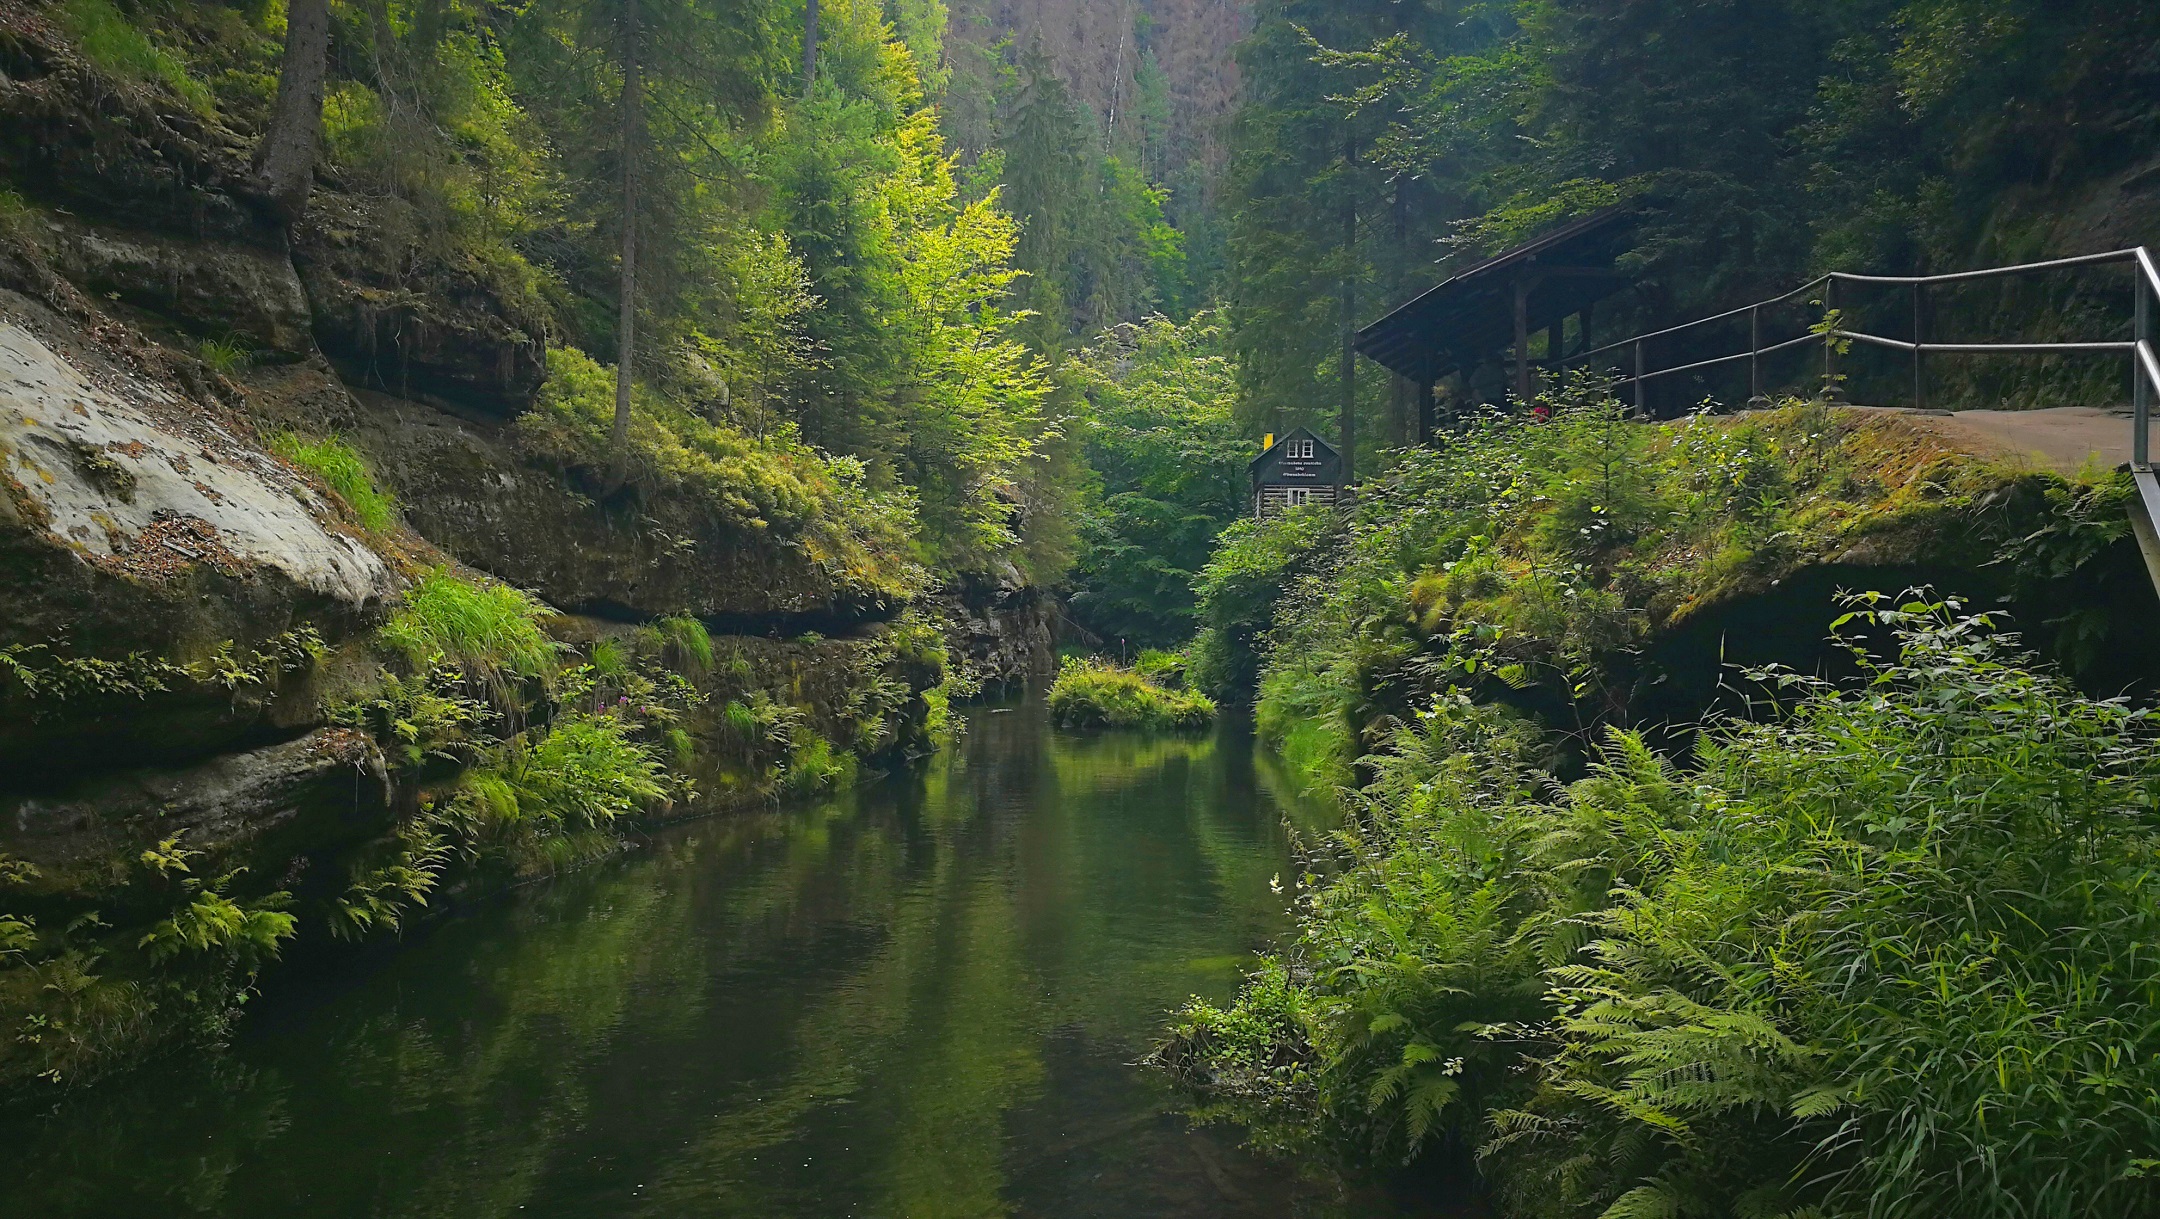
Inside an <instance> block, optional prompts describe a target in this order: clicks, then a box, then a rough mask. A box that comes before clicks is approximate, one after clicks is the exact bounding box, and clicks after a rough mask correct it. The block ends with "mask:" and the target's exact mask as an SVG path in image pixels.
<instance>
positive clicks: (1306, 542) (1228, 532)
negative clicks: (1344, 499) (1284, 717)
mask: <svg viewBox="0 0 2160 1219" xmlns="http://www.w3.org/2000/svg"><path fill="white" fill-rule="evenodd" d="M1339 529H1340V522H1339V520H1338V518H1337V516H1336V514H1335V512H1334V510H1333V509H1331V508H1328V507H1326V506H1324V505H1318V504H1315V505H1312V506H1309V507H1304V508H1298V509H1293V510H1292V511H1289V512H1285V513H1282V514H1280V515H1278V516H1271V517H1268V518H1266V519H1264V520H1249V519H1248V520H1240V521H1237V522H1236V523H1234V524H1232V525H1231V526H1230V527H1229V528H1227V529H1225V530H1223V532H1222V536H1221V539H1220V540H1219V542H1218V543H1217V544H1216V547H1215V553H1214V555H1213V557H1211V558H1210V559H1209V560H1208V562H1207V566H1205V567H1204V568H1202V569H1201V571H1200V582H1199V584H1198V586H1197V590H1196V592H1197V596H1198V599H1199V610H1198V613H1199V618H1200V633H1199V635H1198V637H1197V638H1195V639H1194V640H1193V643H1192V646H1191V647H1190V648H1188V649H1187V652H1188V653H1189V655H1190V656H1191V658H1192V659H1191V663H1190V669H1189V675H1190V679H1191V681H1192V685H1193V688H1194V689H1197V690H1202V691H1205V692H1206V693H1208V694H1210V695H1213V696H1214V697H1216V698H1220V699H1229V700H1236V701H1240V702H1242V701H1245V700H1247V699H1250V698H1251V697H1252V695H1253V690H1254V687H1255V685H1256V684H1257V682H1258V680H1259V672H1260V662H1261V659H1262V657H1261V652H1262V650H1263V640H1264V637H1265V635H1266V634H1267V632H1268V629H1269V627H1270V626H1271V625H1272V624H1273V622H1274V619H1275V606H1276V603H1277V602H1279V601H1281V600H1282V597H1283V593H1284V592H1285V591H1286V590H1287V589H1288V588H1289V587H1290V585H1291V584H1292V583H1293V582H1294V581H1295V580H1296V579H1297V577H1298V576H1300V575H1301V574H1303V573H1304V571H1305V570H1306V568H1307V566H1308V565H1309V564H1311V563H1312V562H1313V560H1314V559H1315V558H1317V557H1320V555H1321V554H1322V552H1323V550H1324V547H1325V544H1326V542H1327V541H1328V540H1329V539H1330V538H1331V537H1332V536H1333V535H1334V534H1335V533H1337V532H1338V531H1339Z"/></svg>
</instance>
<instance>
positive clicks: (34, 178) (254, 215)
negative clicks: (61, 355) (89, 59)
mask: <svg viewBox="0 0 2160 1219" xmlns="http://www.w3.org/2000/svg"><path fill="white" fill-rule="evenodd" d="M50 13H51V10H50V9H44V10H40V9H37V8H31V7H26V6H23V5H19V4H9V5H7V6H5V8H0V176H4V177H6V178H7V179H9V180H10V181H11V182H13V183H18V184H36V185H37V187H38V188H39V192H38V193H40V194H43V195H49V196H51V197H53V198H54V199H56V200H57V201H61V202H64V204H65V205H66V206H67V207H68V208H69V209H70V210H73V211H76V212H78V213H81V214H86V215H94V216H103V217H109V218H112V219H115V220H119V221H123V222H124V223H126V224H127V225H129V226H130V227H131V228H143V229H154V230H158V231H162V232H165V233H170V234H174V235H176V236H188V237H193V238H198V239H200V238H214V239H219V240H227V241H256V242H260V243H263V244H266V245H269V246H272V247H275V245H276V243H277V233H276V230H275V229H273V228H271V227H269V226H267V225H266V224H265V223H264V222H263V215H262V212H261V211H260V210H259V209H258V208H257V207H256V206H255V204H254V203H253V202H252V201H251V200H250V199H249V198H248V196H247V195H246V193H245V191H244V190H243V189H242V187H243V183H244V181H245V178H246V174H247V165H248V160H247V152H248V150H247V147H246V145H245V144H244V143H242V141H241V140H240V139H239V138H238V137H237V136H235V135H234V134H233V133H232V132H230V131H227V130H225V129H224V128H222V127H218V126H216V125H214V124H211V123H209V122H207V121H205V120H204V119H202V118H201V117H200V116H197V115H195V114H193V113H190V112H188V111H186V110H184V109H181V108H178V107H173V106H167V105H158V104H156V103H155V101H154V100H153V98H152V97H151V96H150V95H148V94H146V93H144V92H143V91H141V90H127V89H115V88H113V86H112V83H111V82H110V81H109V80H107V79H105V78H104V77H102V76H100V75H99V74H98V73H97V72H96V71H94V70H93V69H91V68H90V67H89V65H87V64H85V63H84V62H83V61H82V59H81V58H80V57H79V56H77V55H75V54H74V53H73V52H71V51H68V50H66V49H65V48H64V47H62V46H61V45H60V44H59V40H58V39H57V38H55V37H54V36H53V33H52V30H51V28H50V27H49V25H48V24H47V20H48V19H49V17H48V16H47V15H49V14H50Z"/></svg>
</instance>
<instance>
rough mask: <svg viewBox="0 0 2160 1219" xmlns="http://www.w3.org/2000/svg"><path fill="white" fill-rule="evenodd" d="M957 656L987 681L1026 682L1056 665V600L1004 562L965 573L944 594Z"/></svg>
mask: <svg viewBox="0 0 2160 1219" xmlns="http://www.w3.org/2000/svg"><path fill="white" fill-rule="evenodd" d="M938 599H939V601H940V602H942V603H943V605H944V607H945V612H946V616H947V618H948V619H949V620H950V622H951V630H952V639H951V644H952V649H953V653H954V658H955V660H957V661H959V662H961V663H964V664H966V665H967V666H969V669H970V671H971V672H973V673H974V674H975V675H976V676H978V677H980V678H981V679H982V681H983V682H984V683H985V684H987V685H992V686H1006V687H1014V688H1017V687H1021V686H1025V685H1027V684H1029V683H1030V682H1032V681H1034V680H1036V679H1038V678H1048V677H1049V676H1050V675H1051V674H1053V673H1055V672H1056V670H1057V623H1058V612H1057V604H1056V602H1055V600H1054V599H1053V598H1052V597H1051V596H1050V594H1048V593H1046V592H1044V591H1043V590H1042V589H1040V588H1037V587H1035V586H1034V585H1031V584H1029V583H1028V582H1027V580H1026V578H1025V577H1024V576H1022V575H1021V574H1020V572H1019V570H1018V569H1016V568H1014V567H1013V566H1012V565H1011V564H1005V565H1003V567H1002V568H1001V569H1000V570H998V571H994V572H980V573H973V574H970V575H967V576H963V577H961V578H960V579H959V580H957V581H955V582H954V583H953V584H951V585H950V586H948V587H947V588H946V589H944V590H943V592H941V593H940V594H939V598H938Z"/></svg>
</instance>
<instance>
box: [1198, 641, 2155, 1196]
mask: <svg viewBox="0 0 2160 1219" xmlns="http://www.w3.org/2000/svg"><path fill="white" fill-rule="evenodd" d="M1954 611H1955V606H1942V605H1924V604H1909V605H1906V606H1903V607H1900V608H1898V609H1896V610H1889V609H1886V608H1880V607H1878V608H1876V609H1870V610H1865V611H1863V612H1864V613H1865V614H1866V615H1868V616H1870V617H1872V618H1873V619H1875V620H1876V621H1877V622H1879V623H1880V624H1882V625H1884V626H1887V627H1889V628H1891V629H1893V630H1894V631H1895V633H1896V636H1897V638H1898V640H1899V646H1900V653H1899V656H1898V658H1897V659H1896V660H1894V661H1883V660H1877V659H1873V658H1869V657H1865V656H1862V657H1860V658H1859V660H1860V663H1861V666H1862V678H1861V679H1860V681H1859V682H1858V683H1857V684H1856V685H1855V686H1853V687H1851V688H1849V689H1839V688H1835V687H1833V686H1831V685H1830V684H1828V683H1825V682H1823V681H1821V680H1819V679H1814V678H1806V677H1801V676H1799V675H1795V674H1792V673H1784V672H1769V673H1761V674H1755V675H1752V676H1754V677H1755V678H1756V679H1757V680H1759V681H1765V682H1768V683H1770V685H1771V688H1772V689H1773V690H1774V691H1775V692H1777V693H1778V694H1779V696H1780V697H1781V698H1784V699H1788V700H1790V704H1789V706H1788V707H1786V708H1784V709H1783V711H1784V714H1782V715H1778V716H1774V717H1772V718H1769V719H1766V720H1765V721H1763V722H1730V723H1726V724H1723V725H1721V726H1718V727H1715V728H1714V729H1713V730H1711V731H1710V732H1708V733H1706V735H1705V739H1704V740H1703V741H1702V742H1701V744H1700V747H1699V751H1698V756H1699V766H1698V768H1697V769H1696V770H1695V771H1693V772H1691V773H1690V772H1683V771H1681V770H1680V769H1678V768H1677V767H1676V766H1675V765H1674V764H1672V763H1671V762H1669V761H1667V760H1665V759H1663V758H1661V757H1659V756H1658V755H1657V754H1656V753H1654V752H1653V751H1652V750H1650V749H1649V748H1648V747H1646V746H1645V744H1644V743H1643V741H1642V739H1641V738H1640V737H1638V736H1635V735H1633V734H1628V733H1622V732H1617V731H1616V732H1613V733H1611V734H1610V736H1609V739H1608V742H1607V744H1606V745H1605V747H1604V748H1603V750H1602V751H1601V753H1600V762H1599V764H1598V765H1597V766H1596V768H1595V769H1594V771H1593V773H1592V775H1591V776H1590V777H1589V778H1586V779H1583V780H1581V781H1579V782H1577V783H1574V784H1572V785H1570V786H1569V787H1567V788H1565V789H1558V788H1556V787H1555V786H1554V785H1553V784H1552V781H1551V779H1550V778H1549V776H1548V775H1547V774H1545V773H1544V772H1543V771H1542V770H1541V769H1540V768H1539V767H1538V766H1535V765H1533V764H1532V762H1533V759H1532V756H1531V753H1532V742H1534V741H1535V740H1536V739H1537V734H1536V733H1535V732H1534V731H1532V730H1531V729H1530V728H1529V726H1527V725H1526V724H1525V723H1523V722H1522V721H1520V720H1519V719H1515V718H1513V717H1511V716H1509V715H1506V714H1504V713H1501V712H1497V711H1495V710H1492V709H1489V708H1481V707H1477V706H1474V705H1471V704H1470V703H1469V702H1468V701H1467V700H1466V699H1465V698H1463V697H1462V696H1460V695H1450V696H1446V697H1444V698H1442V699H1441V700H1440V701H1438V702H1436V703H1435V704H1434V705H1433V706H1432V707H1431V708H1430V709H1429V710H1428V711H1427V712H1426V714H1425V715H1423V716H1422V717H1420V718H1419V720H1418V722H1417V723H1416V724H1415V725H1414V726H1411V727H1406V728H1403V729H1401V730H1399V731H1398V732H1397V734H1396V735H1395V737H1394V738H1393V739H1392V741H1391V742H1390V744H1389V746H1388V748H1387V749H1386V750H1385V751H1384V752H1383V753H1381V754H1379V755H1376V756H1375V757H1373V758H1371V759H1368V762H1369V763H1370V764H1371V765H1372V767H1373V768H1374V771H1375V773H1376V776H1377V778H1376V780H1375V782H1374V783H1373V784H1372V786H1371V787H1370V788H1368V789H1367V795H1368V797H1369V798H1368V800H1367V801H1366V802H1365V804H1364V807H1365V809H1366V810H1367V812H1366V815H1365V816H1363V817H1361V818H1360V821H1359V825H1358V828H1357V830H1356V831H1355V835H1356V837H1355V852H1354V856H1353V860H1354V862H1352V864H1351V866H1350V867H1349V868H1348V869H1347V870H1346V871H1344V872H1343V873H1342V874H1341V875H1340V876H1339V878H1337V879H1335V880H1333V881H1330V882H1318V881H1316V880H1315V879H1314V878H1311V877H1308V878H1307V883H1308V884H1316V885H1317V891H1316V892H1314V893H1312V894H1311V895H1310V896H1309V898H1308V899H1307V901H1306V903H1305V905H1304V911H1303V914H1302V916H1301V928H1302V930H1301V935H1300V938H1299V940H1298V942H1297V944H1296V945H1295V946H1294V947H1293V948H1290V949H1287V950H1285V951H1283V952H1280V953H1278V954H1277V955H1276V956H1275V957H1274V958H1273V960H1272V961H1271V963H1270V964H1269V966H1268V967H1267V968H1266V969H1265V970H1263V971H1262V972H1261V974H1260V975H1258V976H1257V977H1256V978H1255V979H1254V980H1253V981H1252V982H1250V983H1249V984H1248V985H1247V987H1246V988H1245V990H1244V992H1243V994H1242V995H1241V997H1240V998H1239V999H1238V1000H1237V1001H1236V1002H1235V1003H1234V1004H1232V1005H1231V1006H1229V1007H1227V1008H1217V1007H1213V1006H1211V1005H1208V1004H1205V1003H1195V1004H1193V1005H1192V1006H1190V1007H1189V1008H1188V1009H1187V1010H1186V1012H1185V1013H1184V1014H1183V1016H1182V1017H1181V1022H1180V1026H1179V1029H1178V1035H1177V1036H1176V1038H1174V1039H1173V1041H1172V1043H1171V1044H1170V1045H1169V1046H1168V1047H1166V1049H1165V1051H1164V1052H1163V1054H1162V1059H1163V1061H1165V1062H1166V1063H1167V1064H1169V1065H1171V1066H1172V1067H1174V1068H1176V1069H1177V1070H1178V1071H1179V1072H1180V1073H1181V1074H1182V1075H1183V1077H1184V1078H1185V1079H1186V1080H1187V1081H1188V1082H1191V1083H1193V1084H1194V1085H1196V1086H1197V1087H1199V1088H1200V1090H1201V1092H1202V1094H1203V1095H1204V1096H1206V1097H1207V1098H1208V1100H1209V1102H1210V1103H1211V1104H1212V1105H1214V1106H1215V1107H1216V1108H1217V1111H1218V1112H1227V1113H1230V1114H1233V1115H1236V1116H1240V1117H1243V1118H1246V1119H1247V1120H1249V1121H1252V1122H1254V1123H1255V1125H1256V1126H1257V1128H1258V1129H1259V1130H1260V1131H1261V1132H1262V1133H1263V1135H1264V1136H1266V1137H1268V1138H1270V1139H1271V1140H1273V1141H1277V1142H1281V1143H1288V1144H1301V1143H1302V1144H1312V1143H1314V1142H1319V1143H1323V1144H1333V1145H1337V1146H1347V1147H1350V1148H1354V1149H1356V1150H1358V1151H1360V1152H1363V1153H1365V1154H1370V1155H1376V1156H1381V1157H1386V1158H1401V1157H1405V1156H1410V1155H1415V1154H1416V1153H1417V1152H1419V1151H1420V1150H1422V1149H1424V1148H1426V1147H1429V1146H1432V1145H1434V1144H1435V1143H1436V1142H1438V1141H1439V1140H1441V1139H1443V1138H1448V1139H1454V1140H1457V1141H1459V1142H1467V1143H1471V1144H1478V1143H1482V1144H1483V1149H1482V1152H1481V1157H1482V1163H1483V1165H1484V1167H1485V1170H1486V1172H1487V1174H1488V1175H1489V1176H1490V1177H1491V1178H1492V1180H1493V1183H1494V1184H1495V1185H1496V1186H1497V1187H1498V1189H1499V1192H1500V1194H1501V1196H1502V1197H1503V1199H1504V1200H1505V1202H1506V1204H1507V1205H1506V1209H1507V1211H1508V1213H1510V1214H1515V1215H1523V1216H1552V1217H1555V1219H1558V1217H1560V1216H1584V1215H1597V1214H1601V1213H1602V1214H1606V1215H1646V1214H1659V1215H1676V1216H1677V1215H1703V1216H1712V1215H1731V1214H1763V1215H1785V1214H1803V1213H1805V1214H1824V1215H1829V1214H1841V1215H1842V1214H1852V1215H1858V1214H1870V1215H1882V1216H1923V1215H1927V1216H1932V1215H1958V1216H2012V1215H2018V1216H2025V1215H2035V1214H2062V1215H2069V1214H2132V1213H2145V1212H2146V1211H2149V1210H2150V1209H2151V1208H2152V1206H2153V1205H2154V1203H2155V1201H2156V1198H2155V1194H2154V1189H2153V1186H2152V1184H2151V1182H2150V1180H2149V1179H2148V1177H2147V1176H2146V1173H2147V1171H2148V1170H2149V1167H2150V1166H2151V1164H2152V1160H2151V1158H2150V1157H2151V1154H2152V1153H2151V1149H2152V1148H2153V1147H2155V1146H2160V1103H2156V1101H2155V1100H2154V1098H2155V1097H2160V1026H2156V1025H2155V1024H2154V1022H2153V1021H2152V1019H2151V1015H2150V1013H2151V1010H2152V1003H2153V999H2154V996H2155V995H2160V955H2156V954H2155V953H2154V952H2153V951H2152V950H2151V945H2152V944H2154V943H2155V942H2160V873H2156V872H2155V871H2154V870H2153V869H2152V867H2151V866H2150V861H2151V860H2152V858H2153V857H2154V853H2155V851H2156V850H2160V820H2156V817H2155V812H2156V810H2160V734H2156V731H2155V728H2156V724H2155V720H2154V717H2153V715H2152V714H2151V713H2149V712H2144V711H2134V710H2131V709H2129V708H2127V707H2125V706H2124V705H2123V704H2121V703H2120V702H2101V701H2095V700H2092V699H2088V698H2084V697H2082V696H2079V695H2078V694H2076V693H2075V692H2074V691H2072V690H2071V689H2070V688H2069V687H2068V686H2067V685H2066V684H2065V683H2064V682H2063V681H2061V680H2060V679H2059V678H2058V677H2055V676H2053V675H2050V674H2039V673H2035V672H2033V671H2031V670H2029V669H2028V668H2026V667H2024V666H2025V663H2026V662H2027V660H2028V658H2025V657H2021V656H2019V655H2017V654H2015V653H2014V652H2012V651H2011V650H2009V645H2008V644H2007V642H2006V640H2005V639H2004V638H2003V637H2000V636H1995V635H1991V634H1990V633H1989V630H1988V625H1987V623H1986V622H1985V621H1984V620H1983V619H1973V618H1962V617H1959V616H1957V614H1956V613H1955V612H1954ZM1766 709H1769V708H1766ZM1809 1208H1812V1209H1809Z"/></svg>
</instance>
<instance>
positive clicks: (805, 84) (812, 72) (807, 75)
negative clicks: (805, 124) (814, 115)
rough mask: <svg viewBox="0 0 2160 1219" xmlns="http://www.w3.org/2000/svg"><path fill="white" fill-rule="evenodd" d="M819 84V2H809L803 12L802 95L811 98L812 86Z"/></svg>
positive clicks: (810, 0)
mask: <svg viewBox="0 0 2160 1219" xmlns="http://www.w3.org/2000/svg"><path fill="white" fill-rule="evenodd" d="M816 83H817V0H809V7H807V8H805V9H804V10H803V36H802V95H803V96H804V97H808V96H810V86H812V85H814V84H816Z"/></svg>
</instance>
